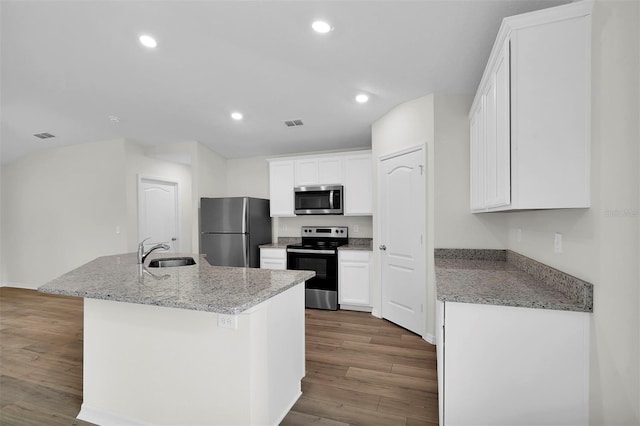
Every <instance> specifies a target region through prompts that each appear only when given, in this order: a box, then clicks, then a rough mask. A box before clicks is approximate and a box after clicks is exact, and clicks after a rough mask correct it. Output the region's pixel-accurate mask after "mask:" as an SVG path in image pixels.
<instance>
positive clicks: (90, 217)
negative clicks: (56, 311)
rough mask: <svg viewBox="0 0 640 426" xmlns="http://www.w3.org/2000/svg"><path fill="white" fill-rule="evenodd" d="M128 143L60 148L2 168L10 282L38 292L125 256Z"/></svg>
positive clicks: (5, 261) (6, 266) (5, 279)
mask: <svg viewBox="0 0 640 426" xmlns="http://www.w3.org/2000/svg"><path fill="white" fill-rule="evenodd" d="M124 144H125V142H124V141H123V140H114V141H106V142H97V143H87V144H82V145H73V146H68V147H63V148H54V149H49V150H44V151H39V152H36V153H34V154H31V155H29V156H26V157H23V158H22V159H19V160H17V161H15V162H13V163H11V164H8V165H5V166H3V168H2V174H3V176H2V208H3V212H2V220H3V226H2V227H3V231H4V232H3V235H2V237H3V239H2V244H3V250H2V251H3V267H4V271H3V284H5V285H14V286H20V287H27V288H35V287H37V286H39V285H42V284H44V283H45V282H47V281H49V280H51V279H53V278H55V277H57V276H59V275H61V274H63V273H65V272H67V271H69V270H71V269H73V268H75V267H77V266H80V265H82V264H83V263H85V262H87V261H89V260H91V259H93V258H95V257H98V256H102V255H107V254H114V253H122V252H125V251H126V249H127V229H126V226H125V224H126V223H127V213H126V208H125V203H124V195H123V194H124V193H125V149H124ZM118 225H120V226H121V227H122V230H121V233H120V234H116V233H115V227H116V226H118Z"/></svg>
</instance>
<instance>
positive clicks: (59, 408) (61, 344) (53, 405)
mask: <svg viewBox="0 0 640 426" xmlns="http://www.w3.org/2000/svg"><path fill="white" fill-rule="evenodd" d="M82 316H83V303H82V299H79V298H75V297H73V298H72V297H62V296H50V295H45V294H40V293H38V292H36V291H34V290H23V289H15V288H8V287H2V288H0V424H2V425H3V426H4V425H6V426H13V425H15V426H23V425H25V426H26V425H33V426H36V425H51V426H56V425H89V424H90V423H86V422H83V421H80V420H76V418H75V417H76V415H77V414H78V412H79V411H80V404H81V403H82Z"/></svg>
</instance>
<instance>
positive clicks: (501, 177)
mask: <svg viewBox="0 0 640 426" xmlns="http://www.w3.org/2000/svg"><path fill="white" fill-rule="evenodd" d="M509 78H510V77H509V42H508V41H507V42H506V43H505V45H504V46H503V48H502V50H501V52H500V55H499V56H498V58H497V60H496V63H495V65H494V71H493V73H492V74H491V78H490V80H489V84H488V85H487V88H486V90H485V92H484V96H485V136H486V145H485V149H486V168H485V177H486V180H485V185H486V197H487V198H486V204H487V207H498V206H504V205H508V204H509V202H510V198H511V191H510V183H511V179H510V172H511V168H510V162H511V159H510V157H509V152H510V143H511V137H510V124H509V114H510V100H509Z"/></svg>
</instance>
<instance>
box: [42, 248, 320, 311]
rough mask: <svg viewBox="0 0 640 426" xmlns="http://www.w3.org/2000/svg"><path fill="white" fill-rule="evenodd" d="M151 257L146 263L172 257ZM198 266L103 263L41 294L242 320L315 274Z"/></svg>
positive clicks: (122, 258)
mask: <svg viewBox="0 0 640 426" xmlns="http://www.w3.org/2000/svg"><path fill="white" fill-rule="evenodd" d="M168 256H169V255H167V254H166V253H161V252H160V253H157V252H156V253H152V254H151V255H150V256H149V258H147V260H146V261H145V264H148V263H149V261H150V260H152V259H155V258H162V257H168ZM170 256H172V257H174V256H191V257H193V258H194V260H195V261H196V264H195V265H190V266H178V267H168V268H167V267H165V268H150V267H147V266H144V267H143V266H142V265H139V264H138V263H137V256H136V253H126V254H119V255H113V256H103V257H99V258H97V259H95V260H93V261H91V262H89V263H87V264H85V265H82V266H80V267H79V268H77V269H74V270H72V271H70V272H68V273H66V274H64V275H62V276H61V277H59V278H56V279H54V280H53V281H50V282H49V283H47V284H45V285H43V286H42V287H40V288H39V289H38V291H40V292H43V293H50V294H60V295H66V296H77V297H83V298H90V299H102V300H112V301H118V302H128V303H137V304H143V305H154V306H163V307H168V308H179V309H190V310H195V311H207V312H215V313H219V314H232V315H234V314H239V313H241V312H243V311H245V310H247V309H249V308H251V307H253V306H255V305H257V304H259V303H261V302H263V301H265V300H268V299H270V298H271V297H273V296H275V295H277V294H279V293H281V292H283V291H285V290H287V289H289V288H291V287H292V286H294V285H296V284H300V283H303V282H304V281H306V280H308V279H309V278H311V277H313V276H314V275H315V272H313V271H276V270H268V269H257V268H235V267H224V266H211V265H210V264H209V262H207V260H206V259H205V257H204V256H203V255H191V254H173V253H172V254H171V255H170Z"/></svg>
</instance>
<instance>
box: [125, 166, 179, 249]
mask: <svg viewBox="0 0 640 426" xmlns="http://www.w3.org/2000/svg"><path fill="white" fill-rule="evenodd" d="M143 181H144V182H155V183H161V184H166V185H172V186H173V187H174V188H175V204H174V205H175V209H176V211H175V218H176V238H177V242H178V246H177V247H175V246H174V247H173V252H174V253H179V252H180V251H181V250H180V246H181V245H182V236H181V229H180V193H179V189H180V186H179V183H178V182H177V181H175V180H171V179H167V178H163V177H157V176H149V175H143V174H138V185H137V188H136V190H137V198H138V222H137V230H136V235H137V240H136V241H137V242H138V243H140V241H142V238H146V237H142V236H140V229H141V226H140V224H141V223H142V197H141V195H142V191H141V190H140V188H141V186H142V182H143Z"/></svg>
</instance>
